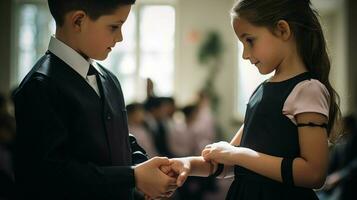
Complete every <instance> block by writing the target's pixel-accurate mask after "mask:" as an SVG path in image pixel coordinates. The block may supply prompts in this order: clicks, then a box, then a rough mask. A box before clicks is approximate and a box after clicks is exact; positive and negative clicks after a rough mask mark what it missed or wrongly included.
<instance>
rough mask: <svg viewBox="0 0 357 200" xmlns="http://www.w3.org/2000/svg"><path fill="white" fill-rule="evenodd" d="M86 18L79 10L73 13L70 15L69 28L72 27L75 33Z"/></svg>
mask: <svg viewBox="0 0 357 200" xmlns="http://www.w3.org/2000/svg"><path fill="white" fill-rule="evenodd" d="M86 16H87V15H86V13H85V12H83V11H81V10H78V11H74V12H73V13H71V15H70V22H71V26H72V27H74V29H75V30H76V31H80V30H81V26H82V24H83V21H84V20H85V18H86Z"/></svg>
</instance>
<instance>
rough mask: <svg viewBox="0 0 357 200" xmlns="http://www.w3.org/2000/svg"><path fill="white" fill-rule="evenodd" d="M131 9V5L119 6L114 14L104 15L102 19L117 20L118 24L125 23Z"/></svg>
mask: <svg viewBox="0 0 357 200" xmlns="http://www.w3.org/2000/svg"><path fill="white" fill-rule="evenodd" d="M130 9H131V5H121V6H118V8H116V9H115V10H114V12H113V13H111V14H109V15H103V16H102V17H106V18H108V19H110V20H116V21H118V22H123V21H125V20H126V18H127V17H128V15H129V12H130Z"/></svg>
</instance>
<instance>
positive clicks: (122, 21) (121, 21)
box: [115, 20, 125, 24]
mask: <svg viewBox="0 0 357 200" xmlns="http://www.w3.org/2000/svg"><path fill="white" fill-rule="evenodd" d="M115 22H116V23H122V24H124V22H125V20H118V21H115Z"/></svg>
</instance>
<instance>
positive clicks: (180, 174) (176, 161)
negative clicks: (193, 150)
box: [170, 158, 191, 187]
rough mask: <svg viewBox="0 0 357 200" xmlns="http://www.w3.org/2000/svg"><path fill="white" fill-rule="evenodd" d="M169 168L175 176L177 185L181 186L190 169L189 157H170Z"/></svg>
mask: <svg viewBox="0 0 357 200" xmlns="http://www.w3.org/2000/svg"><path fill="white" fill-rule="evenodd" d="M170 164H171V165H170V169H171V173H172V172H173V173H174V174H176V176H177V182H176V184H177V186H178V187H181V186H182V185H183V184H184V183H185V181H186V179H187V177H188V176H189V174H190V171H191V162H190V160H189V158H172V159H170Z"/></svg>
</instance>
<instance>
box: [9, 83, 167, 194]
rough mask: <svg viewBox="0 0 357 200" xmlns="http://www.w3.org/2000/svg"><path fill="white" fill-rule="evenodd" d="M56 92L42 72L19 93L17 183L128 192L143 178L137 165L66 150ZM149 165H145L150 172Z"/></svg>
mask: <svg viewBox="0 0 357 200" xmlns="http://www.w3.org/2000/svg"><path fill="white" fill-rule="evenodd" d="M56 91H57V90H56V88H55V87H53V86H51V84H50V82H49V80H48V79H46V77H42V76H37V77H36V78H33V79H32V80H30V81H29V82H28V83H26V85H24V87H23V88H22V89H21V90H20V92H18V94H16V96H15V110H16V120H17V128H18V135H17V139H16V150H15V165H16V166H15V175H16V179H17V181H18V183H19V184H20V185H21V186H22V188H24V189H25V190H27V191H28V192H31V193H36V192H37V193H39V194H43V195H52V196H56V195H59V196H61V195H63V196H64V195H69V196H71V197H80V198H84V197H88V198H108V197H118V198H121V197H123V195H124V196H125V194H126V195H128V191H129V189H130V188H134V187H135V183H136V182H138V180H136V179H135V174H134V168H133V167H132V166H108V167H99V166H97V165H95V164H93V163H87V162H80V161H78V160H76V159H73V158H72V157H71V156H70V155H71V152H67V148H66V147H65V145H66V144H68V142H66V141H67V140H68V139H69V138H68V137H69V135H68V130H67V129H66V126H65V123H66V122H64V121H63V120H62V118H61V117H60V114H59V112H60V111H58V110H59V109H57V110H56V109H55V107H56V106H54V105H55V104H57V103H58V101H59V100H58V99H56ZM67 123H70V122H67ZM78 145H80V144H78ZM150 167H152V166H151V165H143V167H141V168H142V169H144V171H145V170H148V169H149V168H150ZM140 179H141V178H139V181H140ZM135 181H136V182H135ZM164 183H165V182H164ZM164 183H163V184H164ZM38 186H41V187H42V188H39V187H38ZM43 187H45V188H43Z"/></svg>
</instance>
